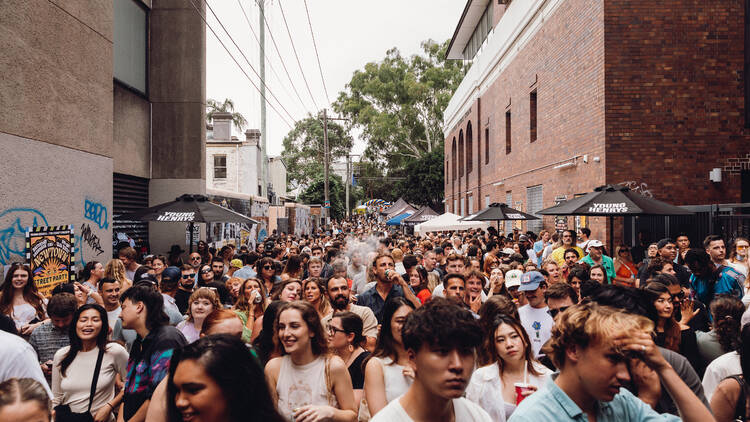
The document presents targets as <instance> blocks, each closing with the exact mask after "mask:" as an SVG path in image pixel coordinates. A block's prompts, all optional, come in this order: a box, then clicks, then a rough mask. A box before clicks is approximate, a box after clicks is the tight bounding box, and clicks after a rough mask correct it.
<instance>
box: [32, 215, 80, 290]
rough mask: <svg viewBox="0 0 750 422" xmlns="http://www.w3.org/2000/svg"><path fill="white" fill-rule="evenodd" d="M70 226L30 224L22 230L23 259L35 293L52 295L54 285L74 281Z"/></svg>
mask: <svg viewBox="0 0 750 422" xmlns="http://www.w3.org/2000/svg"><path fill="white" fill-rule="evenodd" d="M74 242H75V237H74V235H73V226H50V227H32V228H29V229H28V230H27V231H26V260H27V261H28V263H29V268H31V274H32V276H33V278H34V283H35V284H36V287H37V289H38V290H39V293H41V294H42V295H43V296H44V297H47V298H49V297H50V296H52V289H54V288H55V287H56V286H57V285H58V284H61V283H69V282H73V281H75V277H76V276H75V267H74V263H75V256H74V252H75V250H74Z"/></svg>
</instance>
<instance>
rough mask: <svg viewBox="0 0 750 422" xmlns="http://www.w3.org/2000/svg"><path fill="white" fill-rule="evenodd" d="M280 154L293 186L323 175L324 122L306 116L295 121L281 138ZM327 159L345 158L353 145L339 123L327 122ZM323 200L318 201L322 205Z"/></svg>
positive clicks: (350, 138) (305, 184)
mask: <svg viewBox="0 0 750 422" xmlns="http://www.w3.org/2000/svg"><path fill="white" fill-rule="evenodd" d="M283 144H284V150H283V151H282V153H281V157H282V158H283V159H284V163H286V170H287V179H288V180H289V185H290V186H293V187H298V186H309V185H310V183H312V182H313V181H314V180H316V179H317V178H318V177H321V178H322V176H323V162H324V154H323V121H322V120H320V119H318V118H316V117H312V116H309V117H307V118H305V119H303V120H300V121H298V122H297V123H296V124H295V125H294V128H293V129H292V130H291V131H290V132H289V133H288V134H287V135H286V137H285V138H284V141H283ZM328 148H329V149H330V155H329V160H330V161H331V162H333V161H335V160H336V159H338V158H343V157H346V155H347V154H349V151H350V150H351V148H352V137H351V136H349V134H348V133H347V131H346V129H345V128H344V127H343V126H341V125H340V124H338V123H336V122H333V121H329V122H328ZM322 203H323V202H322V201H321V204H322Z"/></svg>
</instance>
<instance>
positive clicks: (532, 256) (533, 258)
mask: <svg viewBox="0 0 750 422" xmlns="http://www.w3.org/2000/svg"><path fill="white" fill-rule="evenodd" d="M526 254H527V255H528V256H529V259H530V260H531V262H533V263H534V264H535V265H539V260H538V259H537V256H536V252H534V248H531V249H527V250H526Z"/></svg>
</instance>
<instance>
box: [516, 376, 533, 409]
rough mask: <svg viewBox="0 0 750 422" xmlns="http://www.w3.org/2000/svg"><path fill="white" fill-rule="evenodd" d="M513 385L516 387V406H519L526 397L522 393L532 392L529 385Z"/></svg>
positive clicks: (518, 383)
mask: <svg viewBox="0 0 750 422" xmlns="http://www.w3.org/2000/svg"><path fill="white" fill-rule="evenodd" d="M513 385H514V386H515V387H516V406H518V405H519V404H521V402H522V401H523V399H525V398H526V397H527V396H525V395H524V394H523V393H525V392H526V391H534V390H533V389H532V388H531V385H530V384H524V383H522V382H517V383H515V384H513Z"/></svg>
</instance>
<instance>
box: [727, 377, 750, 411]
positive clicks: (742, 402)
mask: <svg viewBox="0 0 750 422" xmlns="http://www.w3.org/2000/svg"><path fill="white" fill-rule="evenodd" d="M729 378H732V379H733V380H735V381H737V383H738V384H739V385H740V396H739V398H737V404H736V405H735V407H734V418H735V420H740V421H744V420H746V417H745V416H746V415H745V409H746V400H747V384H745V380H744V379H743V378H742V377H741V376H739V375H731V376H730V377H729Z"/></svg>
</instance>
